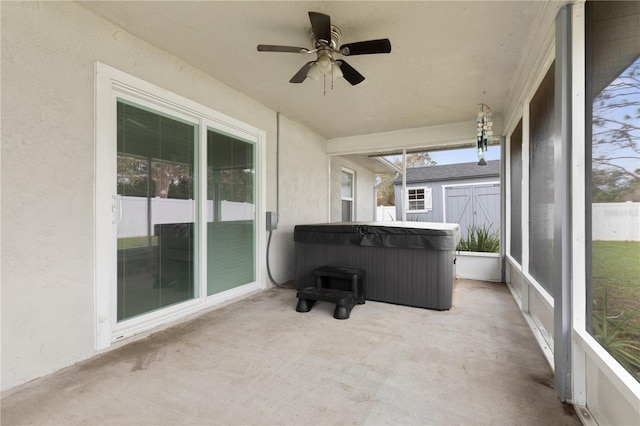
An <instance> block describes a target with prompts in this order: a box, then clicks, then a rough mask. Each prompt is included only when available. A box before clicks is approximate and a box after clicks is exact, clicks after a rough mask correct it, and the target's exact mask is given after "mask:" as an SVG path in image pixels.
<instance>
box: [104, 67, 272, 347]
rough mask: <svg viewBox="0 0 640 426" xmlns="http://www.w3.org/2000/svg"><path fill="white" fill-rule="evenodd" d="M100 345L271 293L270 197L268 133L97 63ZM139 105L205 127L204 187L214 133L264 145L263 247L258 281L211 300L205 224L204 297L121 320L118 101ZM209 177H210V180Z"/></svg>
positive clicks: (259, 195) (259, 184)
mask: <svg viewBox="0 0 640 426" xmlns="http://www.w3.org/2000/svg"><path fill="white" fill-rule="evenodd" d="M95 78H96V85H95V88H96V96H95V113H96V117H95V120H96V121H95V123H96V124H95V132H96V133H95V198H94V202H95V210H94V211H95V224H94V228H95V236H94V237H95V238H94V240H95V260H94V265H95V300H94V304H95V321H96V322H95V333H96V334H95V347H96V350H101V349H105V348H108V347H109V346H111V344H112V343H113V342H114V341H117V340H120V339H122V338H125V337H128V336H131V335H133V334H137V333H140V332H143V331H146V330H149V329H151V328H154V327H157V326H158V325H161V324H165V323H167V322H170V321H172V320H174V319H176V318H179V317H183V316H185V315H187V314H189V313H192V312H195V311H198V310H202V309H205V308H208V307H210V306H212V305H216V304H220V303H222V302H224V301H226V300H229V299H232V298H236V297H239V296H242V295H246V294H248V293H250V292H252V291H255V290H257V289H261V288H266V281H265V280H264V276H265V273H264V271H263V269H264V261H263V256H262V253H264V252H265V248H264V247H265V241H266V238H265V237H266V232H265V231H264V216H265V215H264V212H265V208H264V202H265V196H266V187H265V182H266V167H265V143H266V132H265V131H263V130H260V129H257V128H255V127H252V126H250V125H248V124H245V123H243V122H241V121H239V120H236V119H234V118H232V117H229V116H226V115H224V114H222V113H220V112H217V111H215V110H212V109H211V108H208V107H206V106H203V105H201V104H198V103H196V102H193V101H191V100H189V99H187V98H184V97H182V96H180V95H177V94H175V93H172V92H169V91H167V90H165V89H162V88H160V87H158V86H155V85H153V84H151V83H148V82H146V81H144V80H141V79H139V78H137V77H134V76H131V75H129V74H126V73H124V72H122V71H119V70H117V69H114V68H112V67H109V66H107V65H105V64H102V63H100V62H96V63H95ZM119 98H120V99H123V100H127V101H130V102H134V103H136V104H139V105H141V106H144V107H147V108H150V109H153V110H156V111H158V112H161V113H164V114H168V115H170V116H174V117H177V118H180V119H183V120H186V121H188V122H192V123H194V124H197V125H198V126H199V138H198V146H197V149H196V153H197V154H196V161H198V166H199V167H198V168H199V176H198V179H199V181H200V182H204V178H203V176H206V141H207V130H208V129H215V130H217V131H221V132H224V133H227V134H230V135H232V136H234V137H238V138H239V139H242V140H245V141H248V142H251V143H254V144H255V146H256V151H255V152H256V188H255V191H256V218H255V220H256V235H255V238H256V247H255V250H256V252H255V259H256V263H255V268H256V271H255V276H256V280H255V281H254V282H253V283H250V284H246V285H244V286H240V287H237V288H234V289H231V290H228V291H225V292H222V293H218V294H215V295H212V296H207V291H206V283H207V279H206V274H207V271H206V262H205V261H204V259H206V248H207V247H206V227H205V226H202V227H200V234H199V246H198V250H197V252H198V253H199V259H196V265H198V266H197V271H196V280H197V285H198V286H199V291H198V294H199V297H197V298H194V299H191V300H188V301H185V302H183V303H179V304H176V305H172V306H169V307H166V308H163V309H160V310H158V311H153V312H150V313H148V314H145V315H140V316H139V317H135V318H132V319H129V320H125V321H122V322H120V323H118V322H117V321H116V309H117V271H116V268H115V265H116V264H117V258H116V253H117V251H116V249H117V247H116V227H115V226H114V217H115V215H117V214H118V211H117V210H118V209H119V206H118V205H117V204H114V203H113V201H112V197H113V195H114V194H115V188H116V185H115V182H116V140H117V124H116V123H117V122H116V112H117V111H116V109H117V100H118V99H119ZM203 173H204V175H203ZM199 196H200V197H199V198H200V200H205V199H206V187H205V185H199ZM203 218H206V203H204V202H202V201H201V202H200V203H199V205H198V207H197V213H196V220H200V221H201V220H203Z"/></svg>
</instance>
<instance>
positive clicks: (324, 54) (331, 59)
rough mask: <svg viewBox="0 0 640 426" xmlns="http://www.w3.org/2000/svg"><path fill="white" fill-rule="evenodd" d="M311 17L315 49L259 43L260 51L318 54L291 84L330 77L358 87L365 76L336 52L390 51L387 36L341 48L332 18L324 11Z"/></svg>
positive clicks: (345, 45) (295, 76) (349, 54)
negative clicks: (342, 78)
mask: <svg viewBox="0 0 640 426" xmlns="http://www.w3.org/2000/svg"><path fill="white" fill-rule="evenodd" d="M309 19H310V20H311V30H310V31H309V33H310V36H311V41H312V43H313V46H314V48H313V49H307V48H304V47H293V46H274V45H271V44H259V45H258V51H260V52H287V53H304V54H312V53H315V54H316V55H317V57H316V60H315V61H309V62H307V63H306V64H304V65H303V66H302V68H300V70H299V71H298V72H297V73H296V74H295V75H294V76H293V77H292V78H291V80H289V82H290V83H302V82H303V81H304V80H305V79H306V78H307V77H309V78H311V79H312V80H318V79H319V78H320V77H324V76H331V77H332V81H335V79H337V78H340V77H344V79H345V80H347V81H348V82H349V83H351V85H352V86H355V85H356V84H359V83H362V81H364V76H363V75H362V74H360V73H359V72H358V71H356V70H355V68H353V67H352V66H351V65H349V64H348V63H347V62H346V61H345V60H343V59H335V56H336V55H342V56H354V55H370V54H373V53H389V52H391V42H390V41H389V39H387V38H383V39H379V40H368V41H360V42H356V43H347V44H343V45H342V46H340V47H339V48H338V45H339V44H340V38H341V37H342V32H341V31H340V28H338V27H336V26H335V25H331V17H330V16H329V15H325V14H323V13H318V12H309Z"/></svg>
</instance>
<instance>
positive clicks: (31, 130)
mask: <svg viewBox="0 0 640 426" xmlns="http://www.w3.org/2000/svg"><path fill="white" fill-rule="evenodd" d="M96 61H100V62H102V63H105V64H107V65H110V66H112V67H114V68H117V69H119V70H121V71H123V72H126V73H128V74H131V75H133V76H135V77H138V78H140V79H143V80H145V81H147V82H149V83H152V84H155V85H157V86H159V87H162V88H163V89H166V90H168V91H171V92H174V93H176V94H178V95H181V96H183V97H185V98H188V99H190V100H192V101H195V102H198V103H200V104H202V105H204V106H207V107H209V108H212V109H214V110H216V111H219V112H221V113H224V114H226V115H228V116H231V117H233V118H235V119H237V120H240V121H243V122H245V123H247V124H249V125H252V126H254V127H256V128H259V129H262V130H264V131H266V134H267V146H266V150H265V151H266V161H265V162H266V169H267V170H266V176H267V182H266V203H265V204H266V206H265V207H266V209H267V210H272V211H273V210H276V208H277V207H279V211H280V222H279V225H278V230H277V231H275V232H274V235H273V241H272V250H271V256H270V261H271V269H272V271H273V273H274V278H276V279H278V280H281V281H285V280H287V279H290V278H292V277H293V275H294V270H293V257H294V255H293V254H294V253H293V242H292V229H293V225H295V224H296V223H300V222H307V223H308V222H325V221H327V220H328V212H327V211H326V209H318V208H317V207H318V206H323V205H326V203H327V200H328V188H327V181H328V158H327V157H326V154H325V153H326V140H325V139H324V138H322V137H320V136H318V135H316V134H314V133H313V132H311V131H309V130H308V129H306V128H304V127H303V126H300V125H299V124H297V123H295V122H293V121H291V120H288V119H287V118H286V117H281V119H280V127H281V128H280V147H279V155H280V161H279V164H280V167H279V168H280V170H279V172H280V177H279V179H276V172H277V170H276V133H277V132H276V123H277V120H276V112H275V111H273V110H270V109H268V108H266V107H265V106H263V105H261V104H259V103H258V102H256V101H254V100H253V99H251V98H249V97H247V96H245V95H243V94H241V93H239V92H237V91H235V90H233V89H231V88H230V87H228V86H226V85H225V84H223V83H221V82H219V81H216V80H214V79H212V78H211V77H210V76H208V75H206V74H204V73H202V72H201V71H199V70H198V69H196V68H193V67H191V66H189V65H188V64H186V63H184V62H182V61H181V60H179V59H178V58H176V57H173V56H171V55H169V54H167V53H166V52H163V51H162V50H160V49H158V48H156V47H154V46H151V45H149V44H148V43H146V42H144V41H142V40H140V39H138V38H136V37H134V36H132V35H131V34H129V33H127V32H126V31H123V30H122V29H120V28H118V27H116V26H114V25H113V24H111V23H110V22H108V21H106V20H104V19H102V18H100V17H98V16H96V15H94V14H92V13H91V12H89V11H87V10H86V9H85V8H84V7H82V6H81V5H79V4H77V3H75V2H74V3H71V2H43V3H42V2H39V3H34V2H24V3H18V2H8V3H3V4H2V74H1V75H2V159H3V164H2V192H3V194H2V354H1V356H2V389H3V390H6V389H8V388H11V387H13V386H16V385H19V384H21V383H24V382H27V381H29V380H32V379H34V378H37V377H39V376H43V375H45V374H48V373H51V372H53V371H55V370H57V369H60V368H62V367H65V366H68V365H71V364H73V363H75V362H77V361H79V360H82V359H86V358H88V357H90V356H92V355H93V354H95V353H96V350H95V347H96V335H95V334H96V333H95V330H96V326H95V323H96V321H97V319H96V314H95V307H94V304H95V300H94V293H95V279H96V278H95V276H96V270H95V267H94V264H95V259H94V244H95V237H94V231H95V227H96V223H94V218H95V212H94V194H95V192H94V191H95V186H94V182H95V175H94V174H95V166H94V164H95V142H94V141H95V126H94V122H95V116H94V103H95V88H94V83H95V82H94V80H95V78H94V66H95V62H96ZM309 158H314V159H322V158H327V160H326V161H313V162H309V161H308V159H309ZM301 175H304V176H305V179H304V181H302V180H301V179H297V177H298V176H301ZM277 180H279V182H280V188H279V191H277V188H276V181H277ZM277 193H279V203H278V202H277V197H276V194H277ZM260 214H264V212H260ZM259 232H260V238H261V240H262V241H264V240H265V236H266V233H265V231H264V230H262V229H260V230H259ZM262 255H263V254H262ZM259 280H262V282H265V283H266V281H267V278H266V273H265V271H259Z"/></svg>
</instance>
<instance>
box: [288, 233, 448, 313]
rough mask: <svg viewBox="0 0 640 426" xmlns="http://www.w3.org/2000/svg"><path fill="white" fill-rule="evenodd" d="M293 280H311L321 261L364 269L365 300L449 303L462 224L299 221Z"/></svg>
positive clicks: (445, 305) (439, 307)
mask: <svg viewBox="0 0 640 426" xmlns="http://www.w3.org/2000/svg"><path fill="white" fill-rule="evenodd" d="M293 235H294V237H293V238H294V241H295V253H296V254H295V256H296V282H297V286H298V288H299V289H303V288H305V287H311V286H313V285H314V277H313V270H314V269H316V268H318V267H320V266H324V265H331V266H342V267H348V268H358V269H362V270H364V271H365V273H366V276H365V297H366V299H368V300H376V301H380V302H388V303H397V304H400V305H407V306H416V307H420V308H427V309H437V310H446V309H451V299H452V295H453V282H454V280H455V248H456V245H457V244H458V241H459V240H460V227H459V226H458V225H457V224H450V223H430V222H375V223H374V222H372V223H367V222H342V223H326V224H315V225H297V226H296V227H295V229H294V234H293Z"/></svg>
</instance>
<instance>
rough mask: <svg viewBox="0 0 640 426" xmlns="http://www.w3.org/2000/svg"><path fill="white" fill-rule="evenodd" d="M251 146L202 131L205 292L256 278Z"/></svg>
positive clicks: (226, 288) (248, 281) (215, 291)
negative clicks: (204, 144) (204, 149)
mask: <svg viewBox="0 0 640 426" xmlns="http://www.w3.org/2000/svg"><path fill="white" fill-rule="evenodd" d="M255 154H256V153H255V144H254V143H251V142H247V141H244V140H242V139H239V138H237V137H234V136H231V135H228V134H225V133H222V132H217V131H215V130H211V129H210V130H208V131H207V294H208V295H212V294H216V293H220V292H222V291H225V290H229V289H232V288H235V287H238V286H241V285H244V284H248V283H251V282H254V281H255V279H256V273H255V270H256V260H255V251H256V250H255V249H256V246H255V241H256V203H255V202H256V191H255V188H256V179H255V176H256V173H255V172H256V155H255Z"/></svg>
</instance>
